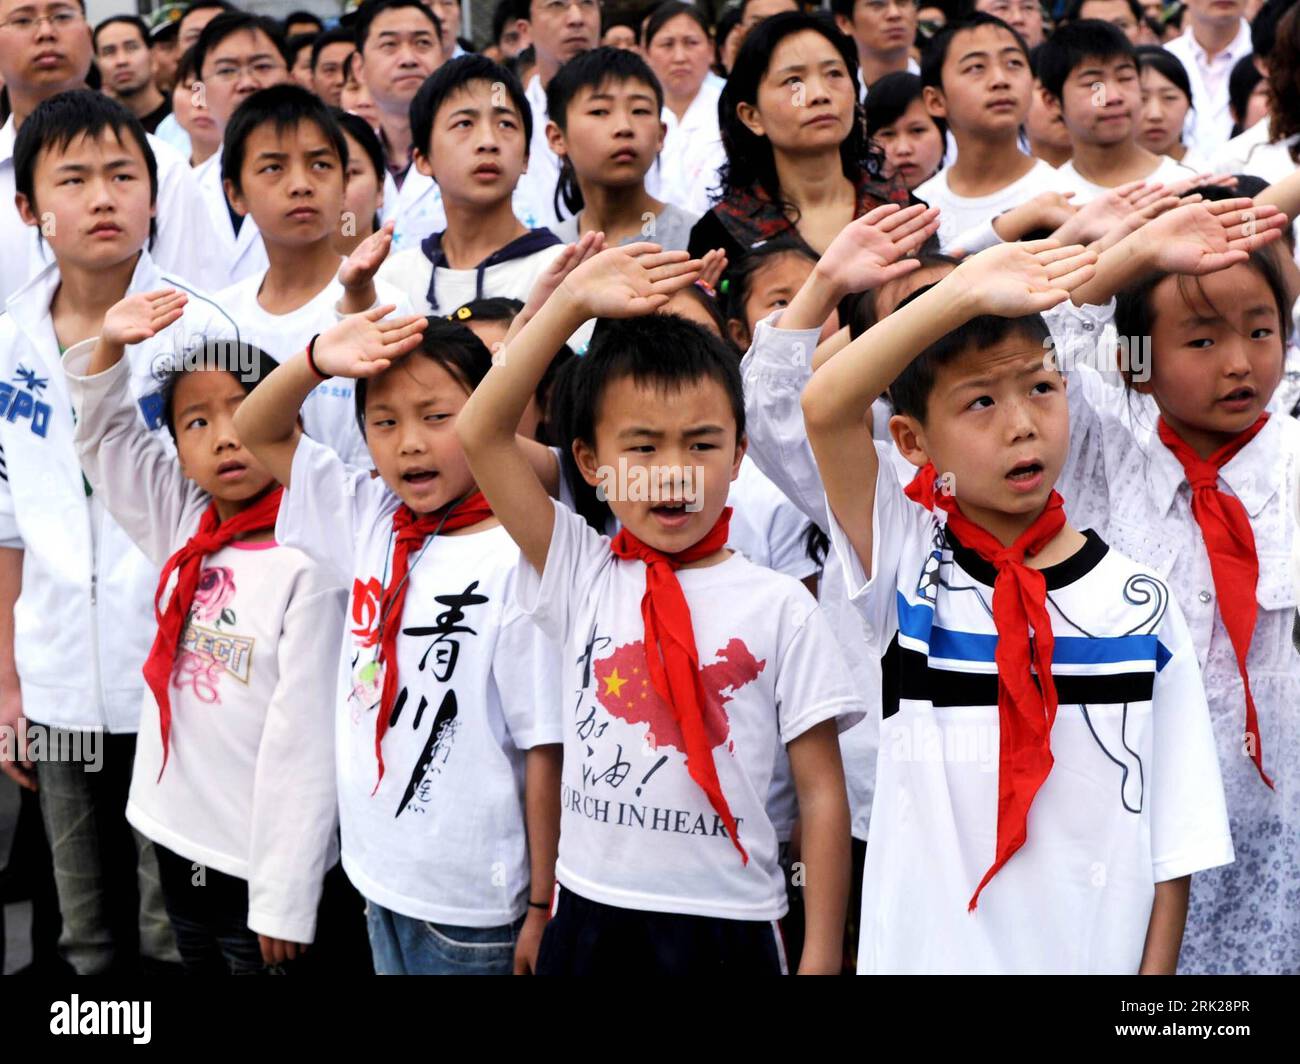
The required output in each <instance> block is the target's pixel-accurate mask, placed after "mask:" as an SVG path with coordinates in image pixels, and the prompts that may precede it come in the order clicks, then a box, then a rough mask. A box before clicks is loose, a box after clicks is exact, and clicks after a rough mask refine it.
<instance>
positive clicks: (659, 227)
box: [551, 203, 700, 251]
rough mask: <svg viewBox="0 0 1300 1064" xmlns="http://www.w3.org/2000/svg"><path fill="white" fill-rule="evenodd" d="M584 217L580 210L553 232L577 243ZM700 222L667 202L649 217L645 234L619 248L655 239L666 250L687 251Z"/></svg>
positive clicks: (690, 212)
mask: <svg viewBox="0 0 1300 1064" xmlns="http://www.w3.org/2000/svg"><path fill="white" fill-rule="evenodd" d="M581 215H582V212H581V211H579V212H578V214H576V215H574V217H572V218H566V219H565V220H564V221H562V222H559V223H557V224H556V225H553V226H551V232H553V233H554V234H555V235H556V236H558V237H559V238H560V240H561V241H563V242H564V243H566V244H572V243H574V242H576V241H577V240H578V238H579V236H580V235H581V234H580V233H579V230H578V226H579V223H580V220H581ZM643 217H645V216H643ZM699 220H700V216H699V215H698V214H697V213H695V212H694V211H688V210H685V209H683V208H682V207H679V206H678V205H677V204H675V203H665V204H664V208H663V210H661V211H660V212H659V213H658V214H656V215H654V216H653V217H645V223H646V224H645V225H644V226H643V231H642V232H641V233H638V234H636V235H634V236H629V237H624V238H623V239H622V240H620V241H619V245H620V246H622V245H624V244H637V243H640V242H641V241H643V240H652V241H654V243H656V244H658V245H659V246H660V247H661V248H663V249H664V250H665V251H685V250H686V248H687V245H688V244H690V242H691V230H692V229H693V228H695V223H696V222H698V221H699Z"/></svg>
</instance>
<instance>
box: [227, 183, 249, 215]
mask: <svg viewBox="0 0 1300 1064" xmlns="http://www.w3.org/2000/svg"><path fill="white" fill-rule="evenodd" d="M221 186H222V188H224V189H225V190H226V199H227V200H228V201H229V202H230V205H231V206H232V207H234V208H235V212H236V213H237V214H239V215H240V216H242V217H247V216H248V202H247V201H246V200H245V199H244V194H243V193H242V192H238V191H236V190H235V183H234V182H233V181H231V180H229V179H228V178H227V179H226V180H225V181H222V182H221Z"/></svg>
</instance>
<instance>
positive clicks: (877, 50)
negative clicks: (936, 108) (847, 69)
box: [831, 0, 921, 101]
mask: <svg viewBox="0 0 1300 1064" xmlns="http://www.w3.org/2000/svg"><path fill="white" fill-rule="evenodd" d="M831 10H832V11H833V12H834V13H835V24H836V25H837V26H839V28H840V31H841V32H842V33H845V34H847V35H848V36H850V37H852V38H853V41H854V43H855V44H857V46H858V85H859V93H858V95H859V96H860V97H861V98H862V100H864V101H865V100H866V98H867V87H868V86H869V85H872V84H874V83H875V82H876V81H877V80H878V79H880V78H883V77H884V76H885V75H886V74H893V73H895V72H898V71H905V70H906V71H911V72H912V73H913V74H919V73H920V72H921V70H920V67H918V66H917V65H916V63H915V62H914V61H913V59H912V55H911V49H912V43H913V41H915V40H916V0H831Z"/></svg>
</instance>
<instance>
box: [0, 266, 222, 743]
mask: <svg viewBox="0 0 1300 1064" xmlns="http://www.w3.org/2000/svg"><path fill="white" fill-rule="evenodd" d="M58 286H59V272H58V267H57V265H50V266H48V267H46V268H45V269H44V270H43V271H41V273H39V274H37V276H36V277H34V278H33V279H32V280H31V281H30V282H29V283H28V284H27V285H25V286H24V287H23V288H22V289H20V290H19V291H18V292H16V293H14V295H13V296H11V297H10V299H9V301H8V303H7V305H6V307H5V311H4V313H3V314H0V546H4V547H12V548H16V549H19V550H22V551H24V556H23V584H22V591H21V593H20V595H19V597H18V601H17V603H16V604H15V606H14V657H15V661H16V663H17V667H18V675H19V679H20V681H21V684H22V695H23V711H24V714H25V715H26V716H27V718H28V719H29V720H31V721H33V722H39V723H41V724H46V725H55V726H58V727H62V728H77V729H86V728H106V729H107V730H108V731H110V732H133V731H135V730H136V726H137V722H138V720H139V716H140V699H141V695H142V692H143V689H144V680H143V677H142V676H141V673H140V669H141V666H142V665H143V664H144V659H145V657H146V656H147V654H148V653H149V648H150V646H151V645H152V644H153V637H154V631H155V622H154V615H153V595H154V591H155V590H156V588H157V583H158V569H157V567H156V566H155V565H153V564H152V563H151V562H149V561H148V560H147V559H146V558H145V556H144V555H143V554H142V553H141V552H140V551H139V550H138V549H137V548H136V546H135V545H134V544H133V543H132V542H131V540H130V539H129V538H128V537H127V535H126V533H125V532H123V531H122V530H121V528H119V527H118V526H117V524H116V523H115V522H114V521H113V519H112V518H111V517H109V516H108V514H107V512H106V511H105V510H104V509H103V507H101V506H98V505H92V499H91V498H90V496H89V494H88V488H87V486H86V481H85V478H84V477H83V476H82V472H81V467H80V465H79V464H78V462H77V453H76V450H75V449H74V447H73V428H74V424H73V413H72V399H71V397H70V395H69V393H68V387H67V381H66V378H65V377H64V371H63V365H62V361H61V356H60V352H59V343H58V339H57V337H56V336H55V333H54V323H53V320H52V319H51V316H50V303H51V301H52V300H53V298H54V294H55V292H56V291H57V290H58ZM159 288H183V289H185V290H187V291H189V293H190V299H189V303H188V305H187V306H186V308H185V313H184V315H183V316H182V317H181V319H180V320H179V321H178V322H177V323H176V324H174V325H172V326H170V327H169V328H167V329H164V330H163V331H162V332H161V333H159V334H158V335H157V336H155V337H153V338H152V339H151V340H147V341H145V342H144V343H142V344H136V345H133V346H131V347H128V348H127V351H126V358H127V360H128V362H129V363H130V366H131V392H132V394H133V395H134V396H135V399H136V405H137V408H138V410H139V412H140V417H141V419H142V420H143V421H144V422H145V424H147V425H149V426H150V427H151V428H152V429H153V430H154V431H155V432H157V433H159V434H160V437H162V438H164V439H165V440H166V442H167V444H168V446H169V447H170V446H171V437H170V435H169V434H168V432H167V429H166V427H165V426H164V425H163V423H162V392H161V385H162V378H163V377H164V376H165V375H166V370H167V368H168V367H169V366H170V365H171V360H172V359H174V358H176V357H177V356H178V355H179V354H181V353H183V352H184V350H185V349H186V345H187V344H191V343H194V342H195V341H197V340H201V339H202V338H203V337H204V336H209V337H227V338H237V337H238V331H237V328H236V326H235V323H234V322H233V321H232V320H231V319H230V318H229V317H228V316H227V315H226V314H225V313H224V311H222V310H221V309H220V308H219V307H218V306H217V304H215V303H214V302H212V300H210V299H209V298H207V297H206V296H204V295H201V294H200V293H198V292H196V291H194V290H193V289H192V288H191V287H190V285H189V284H188V283H187V282H185V281H182V280H179V279H178V278H176V277H174V276H172V275H170V274H164V273H163V272H162V271H161V270H160V269H159V268H158V266H157V265H156V264H155V263H154V262H153V260H152V259H150V258H149V254H148V252H143V251H142V252H141V253H140V259H139V262H138V263H137V264H136V269H135V273H134V275H133V276H132V278H131V284H130V288H129V289H128V291H129V292H150V291H155V290H157V289H159ZM169 356H170V357H169Z"/></svg>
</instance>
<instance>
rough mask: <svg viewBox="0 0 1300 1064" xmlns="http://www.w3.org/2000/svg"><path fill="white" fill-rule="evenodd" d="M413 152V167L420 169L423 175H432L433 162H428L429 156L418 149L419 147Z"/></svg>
mask: <svg viewBox="0 0 1300 1064" xmlns="http://www.w3.org/2000/svg"><path fill="white" fill-rule="evenodd" d="M414 154H415V168H416V169H417V170H418V171H420V173H422V174H423V175H424V176H425V177H432V176H433V164H432V163H431V162H429V157H428V156H427V155H425V154H424V152H422V151H420V149H419V148H416V149H415V153H414Z"/></svg>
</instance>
